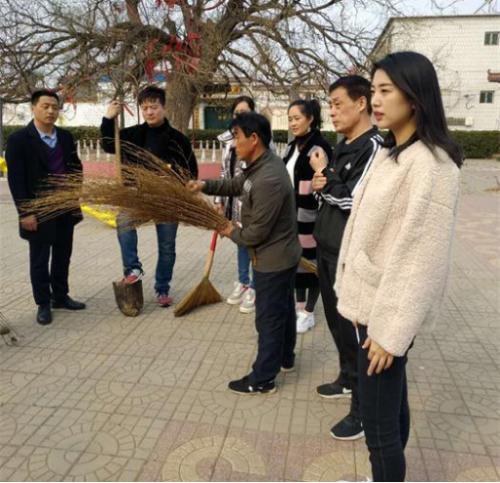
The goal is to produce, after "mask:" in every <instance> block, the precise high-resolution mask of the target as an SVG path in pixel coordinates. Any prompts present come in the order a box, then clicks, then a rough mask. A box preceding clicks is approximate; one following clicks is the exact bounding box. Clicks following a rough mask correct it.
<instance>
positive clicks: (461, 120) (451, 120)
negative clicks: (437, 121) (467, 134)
mask: <svg viewBox="0 0 500 483" xmlns="http://www.w3.org/2000/svg"><path fill="white" fill-rule="evenodd" d="M446 123H447V124H448V126H465V117H447V118H446Z"/></svg>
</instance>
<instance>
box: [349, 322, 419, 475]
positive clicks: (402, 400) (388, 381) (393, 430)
mask: <svg viewBox="0 0 500 483" xmlns="http://www.w3.org/2000/svg"><path fill="white" fill-rule="evenodd" d="M358 330H359V335H360V346H359V353H358V366H359V401H360V409H361V420H362V423H363V429H364V431H365V438H366V446H367V447H368V451H369V453H370V462H371V466H372V473H373V481H404V479H405V474H406V462H405V455H404V449H405V447H406V443H407V442H408V438H409V436H410V407H409V405H408V388H407V383H406V361H407V356H406V355H405V356H404V357H395V358H394V362H393V363H392V366H391V367H390V368H389V369H387V370H385V371H382V372H381V373H380V374H373V375H371V376H368V375H367V371H368V366H369V365H370V361H369V360H368V351H367V350H365V349H362V348H361V346H362V344H363V342H364V341H365V339H366V327H364V326H362V325H360V326H358Z"/></svg>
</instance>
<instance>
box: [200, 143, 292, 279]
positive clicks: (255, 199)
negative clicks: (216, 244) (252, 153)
mask: <svg viewBox="0 0 500 483" xmlns="http://www.w3.org/2000/svg"><path fill="white" fill-rule="evenodd" d="M203 191H204V192H205V193H207V194H209V195H220V196H240V199H241V202H242V207H241V224H242V228H240V227H236V228H235V229H234V230H233V233H232V234H231V239H232V240H233V241H234V242H235V243H237V244H238V245H243V246H246V247H248V248H249V250H250V253H251V255H252V260H253V263H254V269H255V270H257V271H259V272H279V271H282V270H287V269H289V268H291V267H293V266H295V265H297V264H298V262H299V259H300V254H301V251H302V249H301V248H300V245H299V241H298V234H297V215H296V211H295V194H294V192H293V188H292V183H291V182H290V177H289V176H288V173H287V171H286V168H285V164H284V163H283V161H282V159H281V158H280V157H278V156H277V155H276V154H274V153H273V152H272V151H270V150H267V151H266V152H265V153H264V154H263V155H262V156H261V157H260V158H259V159H257V160H256V161H254V162H253V163H251V164H250V163H249V164H248V167H247V168H245V169H243V174H241V175H239V176H236V177H234V178H232V179H227V180H225V179H222V180H208V181H206V185H205V187H204V189H203Z"/></svg>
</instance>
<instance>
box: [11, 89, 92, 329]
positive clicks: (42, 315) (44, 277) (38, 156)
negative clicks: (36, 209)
mask: <svg viewBox="0 0 500 483" xmlns="http://www.w3.org/2000/svg"><path fill="white" fill-rule="evenodd" d="M31 107H32V111H33V120H32V121H31V122H30V123H29V124H28V125H27V126H26V127H25V128H23V129H20V130H19V131H16V132H15V133H13V134H12V135H11V136H9V139H8V141H7V151H6V153H5V158H6V161H7V168H8V181H9V187H10V192H11V194H12V198H13V199H14V203H15V205H16V208H17V211H18V213H19V231H20V236H21V238H24V239H25V240H28V242H29V253H30V277H31V285H32V287H33V296H34V298H35V302H36V304H37V305H38V312H37V318H36V320H37V322H38V323H39V324H42V325H47V324H50V323H51V322H52V313H51V299H52V307H53V308H57V309H68V310H81V309H84V308H85V304H83V303H81V302H77V301H76V300H73V299H72V298H71V297H70V296H69V295H68V292H69V289H68V273H69V262H70V258H71V251H72V248H73V230H74V226H75V225H76V224H77V223H78V222H80V221H81V220H82V213H81V211H80V210H79V209H78V210H75V211H74V212H71V213H67V214H63V215H60V216H57V217H56V218H54V219H51V220H48V221H44V222H39V221H38V220H37V218H36V216H35V215H33V214H30V213H29V212H26V210H24V209H22V208H21V202H22V201H23V200H29V199H33V198H36V196H37V191H38V189H39V188H40V187H41V184H42V183H43V182H44V181H45V180H46V179H47V177H48V176H49V175H50V174H65V173H81V171H82V163H81V161H80V159H79V158H78V155H77V153H76V146H75V142H74V140H73V136H72V135H71V133H70V132H68V131H66V130H64V129H60V128H58V127H56V126H55V122H56V120H57V118H58V116H59V109H60V101H59V97H58V96H57V94H55V93H54V92H52V91H49V90H39V91H36V92H34V93H33V94H32V96H31ZM51 252H52V260H51V261H50V270H49V259H50V258H51V257H50V255H51Z"/></svg>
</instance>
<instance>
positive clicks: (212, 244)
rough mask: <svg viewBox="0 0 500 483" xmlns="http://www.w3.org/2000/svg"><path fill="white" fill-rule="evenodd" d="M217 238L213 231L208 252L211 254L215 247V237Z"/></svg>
mask: <svg viewBox="0 0 500 483" xmlns="http://www.w3.org/2000/svg"><path fill="white" fill-rule="evenodd" d="M218 236H219V234H218V233H217V232H216V231H214V232H213V234H212V241H211V243H210V251H211V252H215V247H216V245H217V237H218Z"/></svg>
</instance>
